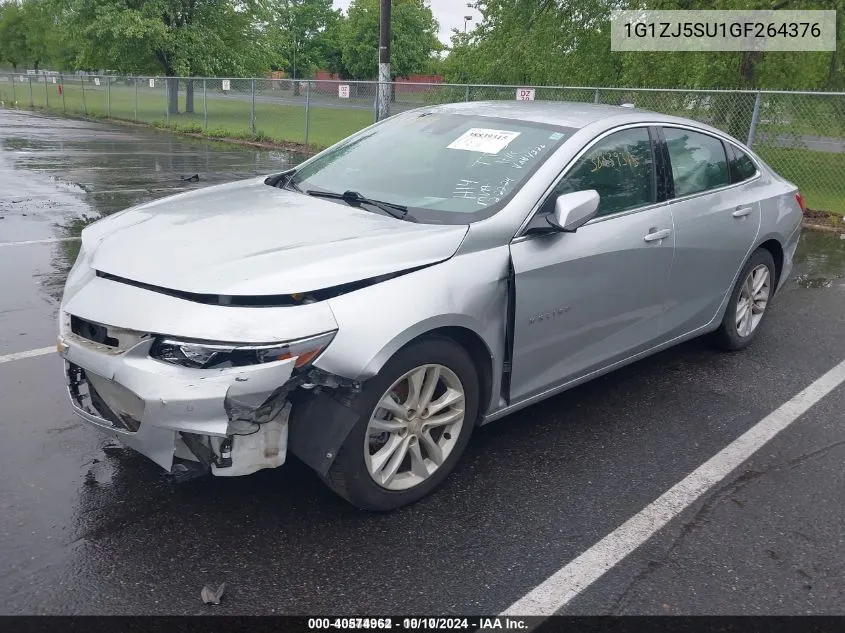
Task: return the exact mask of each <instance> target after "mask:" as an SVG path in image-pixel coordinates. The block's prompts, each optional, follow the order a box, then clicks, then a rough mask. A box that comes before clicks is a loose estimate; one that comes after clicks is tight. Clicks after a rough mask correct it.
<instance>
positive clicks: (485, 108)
mask: <svg viewBox="0 0 845 633" xmlns="http://www.w3.org/2000/svg"><path fill="white" fill-rule="evenodd" d="M432 109H433V110H439V111H441V112H452V113H455V114H467V115H474V116H479V117H488V118H499V119H512V120H514V121H527V122H532V123H543V124H550V125H560V126H562V127H570V128H578V129H580V128H582V127H586V126H588V125H590V124H592V123H596V122H604V123H606V124H607V127H613V126H616V125H620V124H625V123H640V122H642V123H654V122H663V123H681V124H684V125H693V126H695V127H698V128H701V129H704V130H710V131H712V132H717V133H719V134H724V132H721V131H720V130H717V129H715V128H713V127H711V126H709V125H707V124H705V123H701V122H700V121H694V120H692V119H685V118H681V117H676V116H671V115H668V114H660V113H658V112H652V111H649V110H641V109H639V108H632V107H625V106H612V105H604V104H598V103H581V102H574V101H469V102H463V103H449V104H444V105H439V106H434V108H428V110H429V111H431V110H432Z"/></svg>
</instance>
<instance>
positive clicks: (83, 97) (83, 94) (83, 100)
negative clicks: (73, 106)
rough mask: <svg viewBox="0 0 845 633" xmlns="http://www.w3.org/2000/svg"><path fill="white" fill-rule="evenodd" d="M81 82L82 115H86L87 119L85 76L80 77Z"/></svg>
mask: <svg viewBox="0 0 845 633" xmlns="http://www.w3.org/2000/svg"><path fill="white" fill-rule="evenodd" d="M79 79H80V81H81V82H82V113H83V114H84V115H85V118H86V119H87V118H88V103H87V102H86V101H85V75H80V77H79Z"/></svg>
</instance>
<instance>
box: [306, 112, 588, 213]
mask: <svg viewBox="0 0 845 633" xmlns="http://www.w3.org/2000/svg"><path fill="white" fill-rule="evenodd" d="M572 132H574V130H573V129H571V128H563V127H558V126H552V125H543V124H539V123H531V122H525V121H514V120H509V119H494V118H489V117H481V116H471V115H462V114H444V113H441V112H411V113H406V114H400V115H397V116H395V117H392V118H390V119H388V120H386V121H384V122H383V123H382V124H380V125H378V126H375V127H373V128H372V129H370V130H368V131H366V132H364V133H363V134H362V135H360V136H358V137H355V138H351V139H349V140H347V141H343V142H341V143H340V144H338V145H336V146H335V147H333V148H331V149H330V150H328V151H327V152H325V153H324V154H323V155H322V156H318V157H317V158H315V159H313V160H311V161H309V162H307V163H305V164H304V165H303V166H302V167H301V168H300V169H299V170H298V171H297V172H296V173H295V174H294V176H293V178H292V179H291V181H290V184H292V185H294V186H295V187H297V188H299V189H300V190H302V191H306V192H307V191H311V192H333V193H340V194H342V193H344V192H346V191H352V192H356V193H358V194H360V195H361V196H362V197H365V198H369V199H371V200H377V201H381V202H387V203H391V204H394V205H401V206H403V207H407V208H408V212H409V214H410V215H411V216H412V218H413V219H415V220H417V221H420V222H426V223H434V224H468V223H470V222H475V221H477V220H480V219H483V218H486V217H490V216H491V215H493V214H494V213H496V212H497V211H498V210H499V209H500V208H501V207H502V206H503V205H504V204H505V203H506V202H507V200H508V199H509V198H510V197H511V196H512V195H513V194H514V193H515V192H516V191H517V190H518V189H519V188H520V187H521V186H522V184H523V183H524V182H525V181H526V180H527V179H528V177H529V176H530V175H531V174H532V173H533V172H534V171H535V170H536V169H537V168H538V167H539V166H540V165H541V164H542V163H543V162H544V161H545V160H546V159H547V158H548V156H549V155H550V154H551V153H552V152H553V151H554V150H555V149H557V147H558V146H559V145H560V144H561V143H562V142H563V141H564V140H566V139H567V138H568V137H569V136H570V135H571V134H572Z"/></svg>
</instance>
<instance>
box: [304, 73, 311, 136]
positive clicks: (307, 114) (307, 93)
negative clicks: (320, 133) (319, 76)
mask: <svg viewBox="0 0 845 633" xmlns="http://www.w3.org/2000/svg"><path fill="white" fill-rule="evenodd" d="M310 117H311V81H310V80H308V81H306V82H305V146H306V147H307V146H308V121H309V119H310Z"/></svg>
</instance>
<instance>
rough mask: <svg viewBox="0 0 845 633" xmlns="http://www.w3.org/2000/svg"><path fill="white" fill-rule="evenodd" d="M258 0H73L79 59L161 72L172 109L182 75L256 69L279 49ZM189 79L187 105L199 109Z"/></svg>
mask: <svg viewBox="0 0 845 633" xmlns="http://www.w3.org/2000/svg"><path fill="white" fill-rule="evenodd" d="M266 25H267V15H266V5H265V4H264V3H263V2H261V1H260V0H237V1H234V0H73V3H72V5H71V9H70V11H69V14H68V25H67V26H68V27H69V28H74V29H76V30H77V31H78V33H79V40H80V42H81V43H82V45H81V48H80V51H79V55H78V63H79V65H80V66H81V67H84V68H108V69H110V70H117V71H120V72H127V73H154V72H162V73H163V74H164V75H165V76H167V77H171V79H168V80H167V81H168V111H169V112H170V113H171V114H177V113H178V89H179V81H178V79H174V78H173V77H176V76H197V75H224V76H225V75H230V76H236V77H237V76H241V77H242V76H250V75H255V74H259V73H262V72H264V71H266V70H268V69H269V68H270V66H271V65H272V63H273V61H274V59H275V58H277V57H278V54H277V53H275V52H274V51H273V50H271V46H270V38H268V37H267V35H266ZM192 88H193V82H192V81H189V82H188V96H189V98H188V99H187V100H186V110H188V111H189V112H190V111H192V110H193V103H192V102H193V90H192Z"/></svg>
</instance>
